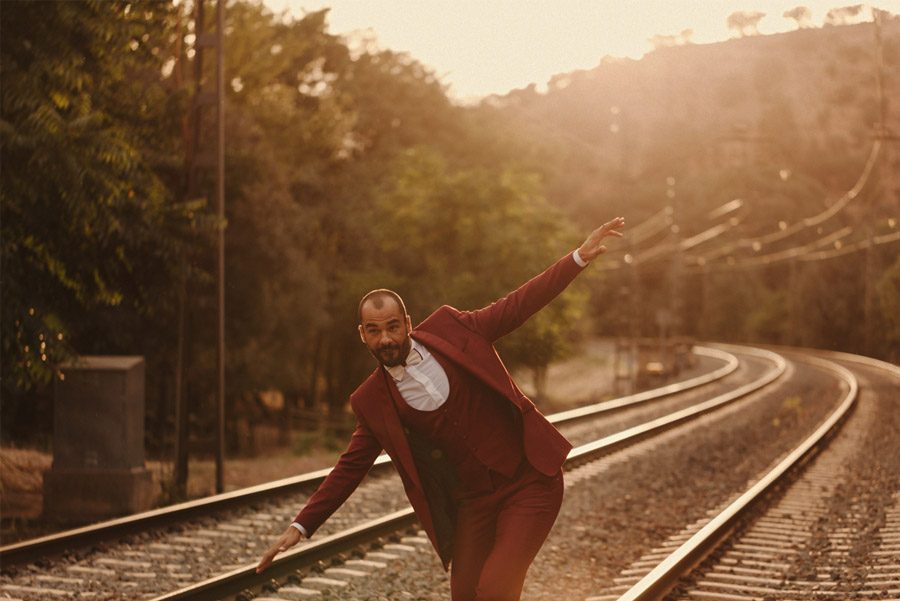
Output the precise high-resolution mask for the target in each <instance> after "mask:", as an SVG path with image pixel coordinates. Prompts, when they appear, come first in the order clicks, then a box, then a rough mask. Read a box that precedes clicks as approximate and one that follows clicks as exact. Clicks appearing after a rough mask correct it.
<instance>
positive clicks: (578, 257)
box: [572, 248, 588, 267]
mask: <svg viewBox="0 0 900 601" xmlns="http://www.w3.org/2000/svg"><path fill="white" fill-rule="evenodd" d="M572 258H573V259H575V262H576V263H577V264H578V266H579V267H587V264H588V262H587V261H585V260H584V259H582V258H581V253H579V252H578V249H577V248H576V249H575V251H574V252H572Z"/></svg>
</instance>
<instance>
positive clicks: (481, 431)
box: [257, 217, 625, 601]
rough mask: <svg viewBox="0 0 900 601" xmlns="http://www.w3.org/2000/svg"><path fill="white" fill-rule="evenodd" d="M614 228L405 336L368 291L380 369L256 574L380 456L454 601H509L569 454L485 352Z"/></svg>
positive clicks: (404, 326)
mask: <svg viewBox="0 0 900 601" xmlns="http://www.w3.org/2000/svg"><path fill="white" fill-rule="evenodd" d="M624 225H625V220H624V219H623V218H621V217H618V218H616V219H613V220H612V221H610V222H608V223H605V224H603V225H602V226H600V227H599V228H597V229H596V230H594V231H593V232H591V234H590V235H589V236H588V237H587V239H586V240H585V241H584V243H583V244H582V245H581V246H580V247H579V248H578V249H577V250H575V251H574V252H572V253H569V254H567V255H566V256H564V257H563V258H562V259H560V260H559V261H557V262H556V263H554V264H553V265H551V266H550V267H549V268H548V269H547V270H545V271H544V272H543V273H541V274H539V275H537V276H535V277H534V278H532V279H531V280H529V281H528V282H526V283H525V284H523V285H522V286H521V287H519V288H518V289H516V290H515V291H513V292H511V293H510V294H508V295H507V296H505V297H504V298H502V299H500V300H498V301H496V302H494V303H492V304H491V305H489V306H487V307H484V308H483V309H479V310H477V311H458V310H456V309H454V308H452V307H449V306H446V305H445V306H443V307H441V308H439V309H438V310H437V311H435V312H434V313H432V314H431V315H430V316H428V318H427V319H425V320H424V321H423V322H422V323H420V324H419V325H418V326H417V327H416V328H415V329H413V327H412V322H411V320H410V317H409V315H407V314H406V308H405V306H404V304H403V300H402V299H401V298H400V297H399V296H398V295H397V294H396V293H394V292H392V291H390V290H384V289H381V290H373V291H372V292H370V293H368V294H367V295H365V296H364V297H363V299H362V300H361V301H360V305H359V322H360V323H359V326H358V329H359V336H360V339H361V340H362V342H363V343H364V344H365V345H366V347H367V348H368V349H369V351H370V352H371V353H372V356H373V357H375V359H376V360H377V361H378V362H379V364H380V365H379V366H378V367H377V368H376V369H375V371H374V372H373V373H372V374H371V375H370V376H369V377H368V379H366V381H365V382H363V383H362V384H361V385H360V386H359V388H357V389H356V390H355V391H354V392H353V394H351V395H350V405H351V407H352V408H353V411H354V413H355V414H356V417H357V427H356V430H355V431H354V432H353V436H352V437H351V439H350V444H349V446H348V447H347V450H346V451H345V452H344V453H343V454H342V455H341V457H340V459H339V460H338V462H337V465H335V467H334V469H333V470H332V471H331V473H330V474H329V475H328V477H327V478H326V479H325V481H324V482H323V483H322V485H321V486H320V487H319V488H318V490H316V492H315V493H314V494H313V495H312V496H311V497H310V499H309V500H308V501H307V503H306V506H305V507H304V508H303V509H302V510H301V511H300V512H299V513H298V514H297V516H296V517H295V518H294V522H293V523H292V524H291V525H290V526H289V527H288V529H287V531H286V532H285V533H284V534H282V535H281V537H280V538H279V539H278V540H277V541H276V542H275V544H273V545H272V546H271V547H270V548H269V549H268V550H267V551H266V553H265V554H264V555H263V557H262V559H261V560H260V562H259V565H258V566H257V572H261V571H262V570H264V569H265V568H266V567H267V566H268V565H269V564H270V563H271V562H272V560H273V559H274V557H275V555H277V554H278V553H279V552H281V551H285V550H286V549H288V548H289V547H291V546H293V545H295V544H296V543H297V542H298V541H299V540H300V536H301V534H303V535H305V536H307V537H309V536H312V534H313V533H314V532H315V531H316V530H317V529H318V528H319V526H320V525H322V523H323V522H324V521H325V520H326V519H328V517H329V516H330V515H331V514H332V513H334V512H335V511H336V510H337V508H338V507H340V506H341V504H342V503H343V502H344V501H345V500H346V499H347V498H348V497H349V496H350V494H351V493H352V492H353V491H354V490H355V489H356V487H357V486H358V485H359V483H360V481H362V479H363V477H365V475H366V474H367V473H368V471H369V468H371V467H372V464H373V462H374V461H375V458H376V457H377V456H378V454H379V453H380V452H381V450H382V449H384V450H385V451H386V452H387V454H388V455H390V457H391V459H392V460H393V462H394V466H395V467H396V469H397V472H398V473H399V474H400V478H401V480H402V482H403V487H404V489H405V490H406V494H407V497H408V498H409V501H410V504H411V505H412V506H413V509H415V511H416V515H417V516H418V518H419V521H420V523H421V525H422V528H423V529H424V530H425V532H427V533H428V537H429V539H430V540H431V543H432V544H433V545H434V547H435V549H436V550H437V552H438V555H439V556H440V558H441V560H442V562H443V564H444V568H445V569H447V567H448V566H449V565H452V569H451V574H450V588H451V593H452V599H453V601H470V600H473V599H475V600H484V599H510V600H515V599H518V598H519V595H520V593H521V591H522V586H523V584H524V581H525V574H526V572H527V571H528V567H529V566H530V565H531V562H532V560H533V559H534V557H535V556H536V555H537V552H538V551H539V550H540V548H541V545H542V544H543V543H544V540H545V539H546V538H547V535H548V534H549V532H550V528H551V527H552V526H553V522H554V521H555V520H556V516H557V514H558V513H559V508H560V505H561V504H562V493H563V480H562V470H561V467H562V464H563V462H564V461H565V459H566V456H567V454H568V452H569V450H570V449H571V448H572V445H571V444H570V443H569V442H568V441H567V440H566V439H565V438H564V437H563V436H562V434H560V433H559V431H557V430H556V428H554V427H553V425H552V424H550V422H549V421H547V419H546V418H544V416H543V415H541V413H540V412H539V411H537V410H536V409H535V407H534V404H533V403H532V402H531V401H530V400H529V399H528V398H527V397H526V396H525V395H524V394H522V392H521V391H520V390H519V388H518V386H516V384H515V382H513V380H512V378H511V377H510V375H509V372H508V371H507V370H506V368H505V367H504V365H503V363H502V361H501V360H500V358H499V356H498V355H497V353H496V351H495V350H494V347H493V343H494V341H496V340H497V339H499V338H500V337H502V336H504V335H505V334H508V333H509V332H511V331H513V330H515V329H516V328H517V327H519V326H520V325H521V324H522V323H524V322H525V321H526V320H527V319H528V318H529V317H530V316H531V315H533V314H534V313H536V312H537V311H539V310H540V309H541V308H542V307H544V306H545V305H546V304H547V303H549V302H550V301H552V300H553V299H554V298H556V296H557V295H559V293H561V292H562V291H563V290H565V288H566V287H567V286H568V285H569V284H570V283H571V282H572V280H574V279H575V277H576V276H577V275H578V274H579V273H580V272H581V270H582V269H583V268H584V267H585V266H586V265H587V263H588V262H590V261H591V260H592V259H594V258H595V257H597V256H598V255H600V254H602V253H603V252H605V251H606V247H605V246H603V244H602V242H603V239H604V238H606V237H607V236H621V235H622V234H621V231H620V230H621V229H622V228H623V227H624Z"/></svg>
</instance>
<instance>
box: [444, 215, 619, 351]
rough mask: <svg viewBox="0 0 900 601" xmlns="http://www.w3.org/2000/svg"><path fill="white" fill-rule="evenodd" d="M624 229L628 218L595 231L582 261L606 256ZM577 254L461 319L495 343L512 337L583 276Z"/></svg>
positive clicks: (581, 254)
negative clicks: (612, 240)
mask: <svg viewBox="0 0 900 601" xmlns="http://www.w3.org/2000/svg"><path fill="white" fill-rule="evenodd" d="M623 227H625V218H623V217H616V218H615V219H613V220H612V221H608V222H607V223H604V224H603V225H601V226H600V227H598V228H597V229H595V230H594V231H592V232H591V233H590V235H588V237H587V239H586V240H585V241H584V242H583V243H582V245H581V246H580V247H578V250H577V254H578V256H579V258H580V259H581V261H582V262H583V263H587V262H590V261H592V260H593V259H595V258H597V257H598V256H600V255H601V254H603V253H605V252H606V246H605V245H604V244H603V240H604V239H605V238H607V237H609V236H616V237H621V236H622V232H621V229H622V228H623ZM574 254H575V253H570V254H568V255H566V256H565V257H563V258H562V259H560V260H559V261H557V262H556V263H554V264H553V265H551V266H550V267H549V268H547V269H546V270H544V272H542V273H541V274H539V275H537V276H535V277H533V278H531V279H530V280H528V281H527V282H525V283H524V284H523V285H521V286H519V287H518V288H517V289H515V290H514V291H512V292H510V293H509V294H507V295H506V296H504V297H503V298H501V299H499V300H497V301H495V302H493V303H491V304H490V305H488V306H487V307H484V308H483V309H478V310H476V311H464V312H462V313H461V315H460V317H461V319H463V321H465V322H466V323H467V325H468V326H469V327H470V328H471V329H472V330H474V331H476V332H478V333H479V334H481V335H482V336H484V337H485V338H487V339H488V340H491V341H494V340H497V339H498V338H501V337H503V336H505V335H506V334H509V333H510V332H512V331H513V330H515V329H516V328H518V327H519V326H520V325H522V324H523V323H525V321H526V320H527V319H528V318H529V317H531V316H532V315H534V314H535V313H537V312H538V311H539V310H540V309H542V308H543V307H544V306H545V305H546V304H547V303H549V302H550V301H552V300H553V299H554V298H556V297H557V296H558V295H559V294H560V293H561V292H562V291H563V290H565V289H566V287H567V286H568V285H569V284H570V283H572V280H574V279H575V277H576V276H577V275H578V274H579V273H581V268H582V267H583V265H582V264H580V263H577V262H576V259H575V258H574V256H573V255H574Z"/></svg>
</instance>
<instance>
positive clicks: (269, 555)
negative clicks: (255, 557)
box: [256, 549, 278, 574]
mask: <svg viewBox="0 0 900 601" xmlns="http://www.w3.org/2000/svg"><path fill="white" fill-rule="evenodd" d="M277 553H278V552H277V551H273V550H271V549H270V550H268V551H266V552H265V554H264V555H263V556H262V559H260V560H259V564H257V566H256V573H257V574H259V573H260V572H262V571H263V570H265V569H266V568H267V567H269V566H270V565H272V560H273V559H275V555H276V554H277Z"/></svg>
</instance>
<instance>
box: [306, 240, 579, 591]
mask: <svg viewBox="0 0 900 601" xmlns="http://www.w3.org/2000/svg"><path fill="white" fill-rule="evenodd" d="M580 272H581V267H579V266H578V264H577V263H576V262H575V260H574V259H573V257H572V255H571V253H570V254H567V255H566V256H564V257H563V258H561V259H560V260H558V261H557V262H556V263H554V264H553V265H551V266H550V267H549V268H547V269H546V270H545V271H544V272H542V273H541V274H539V275H537V276H535V277H534V278H532V279H531V280H529V281H528V282H526V283H525V284H523V285H522V286H520V287H519V288H517V289H516V290H515V291H513V292H511V293H510V294H508V295H507V296H505V297H504V298H502V299H500V300H498V301H496V302H494V303H492V304H491V305H489V306H487V307H484V308H482V309H479V310H476V311H458V310H457V309H454V308H452V307H449V306H446V305H444V306H442V307H440V308H439V309H437V310H436V311H435V312H434V313H432V314H431V315H429V316H428V317H427V318H426V319H425V320H424V321H423V322H422V323H420V324H419V325H418V326H417V327H416V328H414V329H413V331H412V332H411V336H412V337H413V338H414V339H415V340H416V341H417V342H419V343H420V344H423V345H424V346H425V347H426V348H428V349H429V350H430V351H432V352H433V353H437V354H438V355H439V356H441V357H442V358H444V359H445V360H449V361H452V362H453V363H454V364H455V365H456V366H458V367H459V368H460V369H462V370H465V372H466V373H468V374H470V375H471V376H472V377H474V378H476V379H477V381H480V382H481V383H483V384H484V385H486V388H485V389H486V390H488V389H489V390H490V392H491V393H492V394H494V393H496V394H495V396H497V395H499V397H501V398H503V399H505V400H507V401H508V402H509V403H510V408H511V410H512V413H513V414H514V415H515V416H516V417H515V421H516V423H517V424H519V427H521V436H522V446H521V447H520V448H519V449H518V450H517V452H518V453H519V454H520V455H521V454H522V452H523V451H524V457H525V459H526V460H527V461H525V462H523V469H521V470H520V473H519V474H517V477H519V476H521V477H522V478H523V482H524V481H526V480H527V481H529V482H531V481H532V480H534V481H535V482H537V481H538V480H542V481H543V480H546V482H543V483H542V484H540V485H541V486H546V487H549V488H554V492H553V494H554V495H557V496H558V497H559V499H558V500H557V505H556V510H557V511H558V502H559V501H561V494H562V487H561V476H560V468H561V466H562V464H563V462H564V461H565V459H566V456H567V455H568V452H569V450H570V449H571V448H572V445H571V444H570V443H569V442H568V441H567V440H566V439H565V437H563V436H562V434H560V433H559V431H557V430H556V428H555V427H554V426H553V425H552V424H551V423H550V422H549V421H547V419H546V418H545V417H544V416H543V415H542V414H541V413H540V412H539V411H538V410H537V409H536V408H535V406H534V403H532V402H531V400H529V399H528V398H527V397H526V396H525V395H524V394H523V393H522V391H521V390H519V387H518V386H516V383H515V382H514V381H513V379H512V377H511V376H510V374H509V372H508V371H507V369H506V367H505V366H504V365H503V362H502V361H501V360H500V357H499V356H498V355H497V352H496V350H495V349H494V346H493V343H494V341H496V340H497V339H498V338H500V337H502V336H504V335H506V334H508V333H510V332H512V331H513V330H515V329H516V328H517V327H519V326H520V325H521V324H522V323H524V322H525V321H526V320H527V319H528V318H529V317H530V316H531V315H533V314H534V313H536V312H537V311H538V310H540V309H541V308H542V307H544V306H545V305H546V304H547V303H549V302H550V301H552V300H553V299H554V298H555V297H556V296H558V295H559V293H561V292H562V291H563V290H564V289H565V288H566V287H567V286H568V285H569V284H570V283H571V282H572V280H574V278H575V277H576V276H577V275H578V274H579V273H580ZM396 398H397V392H396V388H395V387H394V386H393V383H392V381H391V378H390V376H388V375H387V374H386V372H385V370H384V369H382V368H381V367H380V366H379V367H378V368H376V369H375V370H374V371H373V372H372V374H371V375H370V376H369V377H368V378H367V379H366V380H365V381H364V382H363V383H362V384H361V385H360V386H359V387H358V388H357V389H356V390H355V391H354V392H353V393H352V394H351V395H350V404H351V407H352V409H353V411H354V413H355V414H356V418H357V427H356V430H355V431H354V432H353V435H352V437H351V440H350V444H349V446H348V447H347V450H346V451H345V452H344V453H343V454H342V455H341V457H340V459H339V460H338V462H337V464H336V465H335V467H334V469H333V470H332V471H331V473H330V474H329V475H328V477H327V478H326V479H325V481H324V482H323V483H322V485H321V486H320V487H319V489H318V490H317V491H316V492H315V493H314V494H313V495H312V497H310V499H309V501H308V502H307V504H306V506H305V507H304V508H303V509H302V510H301V511H300V512H299V513H298V514H297V517H296V518H295V521H296V522H298V523H300V524H301V525H303V527H304V528H305V529H306V531H307V533H308V534H309V535H310V536H311V535H312V534H313V532H315V531H316V530H317V529H318V528H319V526H321V524H322V523H323V522H324V521H325V520H326V519H327V518H328V517H329V516H330V515H331V514H332V513H333V512H334V511H336V510H337V508H338V507H340V505H341V504H342V503H343V502H344V501H345V500H346V499H347V498H348V497H349V496H350V494H351V493H352V492H353V490H355V489H356V487H357V486H358V485H359V483H360V482H361V481H362V479H363V478H364V477H365V475H366V474H367V473H368V471H369V469H370V468H371V467H372V464H373V462H374V461H375V458H376V457H377V456H378V454H379V453H380V452H381V450H382V449H384V450H385V451H386V452H387V454H388V455H389V456H390V457H391V459H392V460H393V463H394V466H395V467H396V469H397V472H398V473H399V474H400V478H401V480H402V482H403V486H404V489H405V491H406V495H407V497H408V498H409V502H410V504H411V505H412V507H413V509H414V510H415V512H416V515H417V516H418V518H419V521H420V523H421V525H422V528H423V529H424V530H425V532H426V533H427V534H428V537H429V539H430V540H431V542H432V544H433V545H434V546H435V549H437V550H438V553H439V554H440V555H441V559H442V561H443V563H444V567H445V568H446V567H447V566H448V564H449V562H450V559H451V557H450V555H449V554H448V549H449V548H450V545H448V544H447V543H448V540H446V537H447V536H448V534H447V533H446V532H443V527H441V523H439V524H438V526H439V527H436V525H435V519H434V517H435V516H434V515H433V512H432V508H431V506H430V504H429V495H428V494H426V488H425V486H423V478H422V477H421V475H420V473H419V469H417V466H416V462H415V461H414V458H413V453H412V451H411V450H410V443H409V441H408V439H407V435H406V433H405V432H404V427H403V424H402V423H401V419H400V416H399V413H398V410H397V406H396V402H397V401H396ZM401 402H402V401H401ZM491 433H492V427H491V425H490V424H482V425H481V427H477V426H475V427H473V428H472V429H471V431H468V432H467V436H468V437H469V438H470V439H472V440H474V441H475V442H476V443H478V442H479V441H484V442H485V443H487V442H489V440H488V439H489V438H490V437H491ZM483 446H484V447H485V448H487V449H489V450H488V451H487V452H489V453H504V449H503V448H498V447H497V445H490V444H485V445H483ZM503 459H504V458H503V457H499V456H495V457H491V456H487V457H483V458H482V460H483V461H484V462H485V463H486V464H487V465H493V464H495V463H496V464H503V461H502V460H503ZM556 489H558V491H557V490H556ZM504 490H507V489H504ZM507 492H508V493H509V495H507V496H510V495H513V492H515V491H512V489H511V488H508V490H507ZM498 494H499V493H498ZM504 494H506V493H504ZM515 494H519V496H522V495H526V496H527V494H528V493H527V491H524V492H522V491H519V492H516V493H515ZM513 496H514V495H513ZM432 498H433V497H432ZM504 498H505V497H504ZM510 498H512V497H511V496H510ZM498 499H499V497H498ZM555 515H556V514H555V512H553V515H552V516H551V519H550V522H549V524H547V525H546V531H544V532H543V535H542V536H541V537H540V540H539V541H537V546H536V548H534V549H533V553H531V556H530V557H529V558H528V560H527V563H526V564H525V569H527V564H528V563H530V561H531V558H533V555H534V554H535V553H537V550H538V549H539V548H540V544H542V543H543V540H544V538H545V537H546V534H547V532H549V527H550V525H552V521H553V519H555ZM470 518H471V519H470ZM461 519H463V520H464V521H467V523H468V522H473V521H476V520H477V519H478V518H475V517H472V516H468V517H467V516H461ZM439 522H440V521H439ZM439 530H441V531H440V532H439ZM451 534H452V533H451ZM457 538H459V533H457ZM462 538H467V536H463V537H462ZM468 538H472V537H468ZM476 538H477V537H475V538H472V541H473V542H472V544H480V543H477V541H476V540H475V539H476ZM442 539H443V540H442ZM456 542H457V543H459V542H460V541H459V540H457V541H456ZM463 544H465V541H463ZM453 557H454V559H453V561H454V571H455V570H456V565H455V564H456V562H457V561H460V560H459V558H458V556H457V555H454V556H453ZM466 561H467V562H468V560H466ZM476 578H477V576H476ZM521 578H522V579H523V580H524V571H522V574H521ZM454 586H456V583H455V582H454ZM472 586H474V585H472ZM454 598H457V595H456V592H454ZM514 598H518V593H516V595H515V597H514Z"/></svg>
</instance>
